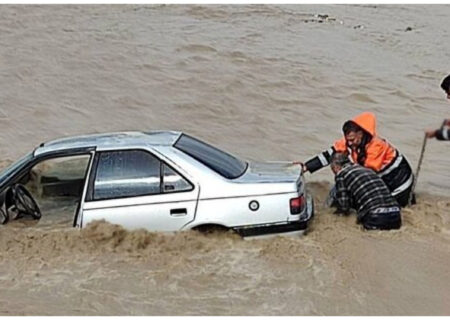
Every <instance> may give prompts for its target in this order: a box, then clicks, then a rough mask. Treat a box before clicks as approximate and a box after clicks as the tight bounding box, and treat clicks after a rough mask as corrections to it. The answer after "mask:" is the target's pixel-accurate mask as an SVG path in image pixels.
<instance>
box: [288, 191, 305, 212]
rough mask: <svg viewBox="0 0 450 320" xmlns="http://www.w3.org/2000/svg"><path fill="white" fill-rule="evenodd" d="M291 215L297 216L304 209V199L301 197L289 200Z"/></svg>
mask: <svg viewBox="0 0 450 320" xmlns="http://www.w3.org/2000/svg"><path fill="white" fill-rule="evenodd" d="M290 205H291V214H299V213H301V212H302V211H303V209H305V197H304V196H303V195H301V196H299V197H297V198H292V199H291V200H290Z"/></svg>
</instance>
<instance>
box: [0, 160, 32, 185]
mask: <svg viewBox="0 0 450 320" xmlns="http://www.w3.org/2000/svg"><path fill="white" fill-rule="evenodd" d="M31 159H33V152H30V153H28V154H26V155H25V156H23V157H22V158H20V159H19V160H18V161H16V162H14V163H13V164H12V165H10V166H9V167H8V168H6V169H5V170H3V172H2V173H0V185H2V184H3V183H4V182H5V181H6V180H7V179H8V178H9V177H10V176H11V175H13V174H15V173H16V172H17V171H18V170H20V169H21V168H22V167H23V166H24V165H25V164H26V163H27V162H29V161H30V160H31Z"/></svg>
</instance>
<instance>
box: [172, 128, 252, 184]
mask: <svg viewBox="0 0 450 320" xmlns="http://www.w3.org/2000/svg"><path fill="white" fill-rule="evenodd" d="M174 147H175V148H177V149H179V150H181V151H183V152H184V153H186V154H188V155H189V156H191V157H192V158H194V159H196V160H197V161H199V162H201V163H203V164H204V165H206V166H207V167H209V168H210V169H212V170H214V171H215V172H217V173H218V174H220V175H221V176H223V177H225V178H228V179H235V178H237V177H239V176H241V175H242V174H243V173H244V172H245V170H246V169H247V163H246V162H244V161H241V160H239V159H237V158H236V157H234V156H232V155H230V154H228V153H225V152H223V151H221V150H219V149H217V148H215V147H213V146H210V145H208V144H206V143H204V142H201V141H199V140H197V139H194V138H192V137H189V136H187V135H184V134H183V135H182V136H181V137H180V139H178V141H177V142H176V143H175V145H174Z"/></svg>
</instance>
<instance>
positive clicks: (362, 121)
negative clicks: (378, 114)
mask: <svg viewBox="0 0 450 320" xmlns="http://www.w3.org/2000/svg"><path fill="white" fill-rule="evenodd" d="M350 121H352V122H354V123H356V124H357V125H358V126H359V127H361V129H363V130H364V131H366V132H367V133H369V134H370V135H371V136H372V137H375V136H376V118H375V115H374V114H373V113H372V112H363V113H361V114H359V115H357V116H356V117H354V118H353V119H352V120H350Z"/></svg>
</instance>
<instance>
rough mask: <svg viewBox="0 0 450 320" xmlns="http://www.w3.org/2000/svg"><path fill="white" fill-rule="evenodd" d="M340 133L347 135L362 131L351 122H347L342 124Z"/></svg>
mask: <svg viewBox="0 0 450 320" xmlns="http://www.w3.org/2000/svg"><path fill="white" fill-rule="evenodd" d="M342 131H344V134H345V135H347V134H349V133H350V132H358V131H364V130H363V129H362V128H361V127H360V126H358V125H357V124H356V123H354V122H353V121H351V120H349V121H346V122H345V123H344V125H343V126H342Z"/></svg>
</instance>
